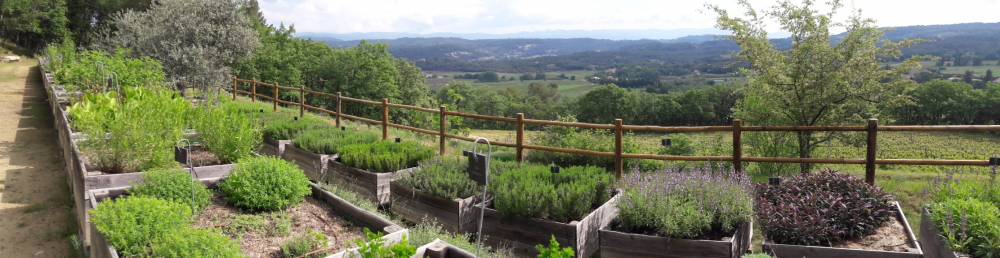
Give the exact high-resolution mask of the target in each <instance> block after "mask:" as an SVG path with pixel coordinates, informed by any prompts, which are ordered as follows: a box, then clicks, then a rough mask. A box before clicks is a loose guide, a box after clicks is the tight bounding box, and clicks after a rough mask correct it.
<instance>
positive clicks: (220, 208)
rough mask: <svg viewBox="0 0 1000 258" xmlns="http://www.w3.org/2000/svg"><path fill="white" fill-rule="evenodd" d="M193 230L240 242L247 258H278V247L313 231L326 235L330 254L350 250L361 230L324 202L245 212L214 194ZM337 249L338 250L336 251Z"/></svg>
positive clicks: (279, 251) (304, 202)
mask: <svg viewBox="0 0 1000 258" xmlns="http://www.w3.org/2000/svg"><path fill="white" fill-rule="evenodd" d="M195 227H198V228H212V229H215V230H219V231H221V232H223V233H224V234H226V235H227V236H229V237H232V238H233V239H236V240H237V241H238V242H239V243H240V249H241V250H242V251H243V253H244V254H245V255H247V256H249V257H282V256H281V245H282V244H284V243H285V242H286V241H287V240H289V239H292V238H294V237H296V236H299V235H302V234H305V233H307V232H309V231H314V232H318V233H321V234H323V235H326V237H327V242H328V245H327V246H328V247H332V248H333V249H331V252H329V253H333V252H337V251H338V250H343V249H347V248H348V247H352V246H353V244H354V242H355V240H357V239H361V238H362V237H363V236H362V233H361V232H362V228H361V227H358V226H355V225H352V224H351V223H350V222H348V221H346V220H344V219H342V218H340V217H339V216H337V214H336V213H335V212H334V211H332V210H331V209H330V208H329V206H328V205H326V204H325V203H323V202H321V201H319V200H316V199H313V198H306V200H305V201H303V202H302V203H300V204H299V205H296V206H294V207H291V208H288V209H286V210H284V211H280V212H257V213H253V212H247V211H243V210H240V209H237V208H235V207H233V206H230V205H228V204H226V202H225V200H224V199H223V198H222V197H221V196H220V195H218V194H217V195H216V196H215V197H213V199H212V204H211V205H209V206H208V208H206V209H205V211H204V212H202V213H201V214H199V215H198V216H197V218H196V219H195ZM336 247H339V248H336Z"/></svg>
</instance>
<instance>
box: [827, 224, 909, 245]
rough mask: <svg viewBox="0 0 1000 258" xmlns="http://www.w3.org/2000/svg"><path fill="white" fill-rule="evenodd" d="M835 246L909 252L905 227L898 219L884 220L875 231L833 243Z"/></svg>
mask: <svg viewBox="0 0 1000 258" xmlns="http://www.w3.org/2000/svg"><path fill="white" fill-rule="evenodd" d="M833 247H836V248H850V249H862V250H875V251H892V252H909V251H910V250H912V249H914V247H912V246H910V244H909V238H908V237H907V234H906V229H905V228H903V224H902V223H900V222H899V220H898V219H892V220H889V221H888V222H886V223H885V224H884V225H882V227H880V228H878V229H876V230H875V233H872V234H871V235H868V236H865V237H863V238H861V239H857V240H850V241H844V242H841V243H838V244H836V245H834V246H833Z"/></svg>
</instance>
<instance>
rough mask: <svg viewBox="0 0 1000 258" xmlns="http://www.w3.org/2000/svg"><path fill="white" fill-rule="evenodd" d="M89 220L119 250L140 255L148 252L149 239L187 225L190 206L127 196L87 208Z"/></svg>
mask: <svg viewBox="0 0 1000 258" xmlns="http://www.w3.org/2000/svg"><path fill="white" fill-rule="evenodd" d="M90 221H91V222H93V223H94V226H95V227H96V229H97V231H98V232H101V234H103V235H104V238H105V239H107V241H108V243H110V244H111V246H114V247H115V248H116V249H117V250H118V252H119V253H120V254H122V255H123V256H125V257H133V256H135V257H141V256H144V255H146V254H148V252H149V245H150V243H152V242H154V241H156V240H158V239H159V238H160V237H162V236H163V235H164V234H166V233H168V232H170V231H172V230H175V229H178V228H183V227H187V226H189V225H190V223H191V208H189V207H188V206H187V205H184V204H183V203H178V202H172V201H166V200H161V199H156V198H150V197H126V198H122V199H117V200H111V201H105V202H101V203H99V204H98V205H97V208H96V209H94V210H93V211H91V212H90Z"/></svg>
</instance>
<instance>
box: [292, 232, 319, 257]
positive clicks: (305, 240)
mask: <svg viewBox="0 0 1000 258" xmlns="http://www.w3.org/2000/svg"><path fill="white" fill-rule="evenodd" d="M326 246H327V240H326V235H323V234H321V233H319V232H316V231H312V230H309V231H306V232H305V233H304V234H301V235H298V236H295V237H292V238H291V239H288V240H286V241H285V243H283V244H281V255H282V256H283V257H286V258H295V257H310V258H318V257H323V254H313V255H309V256H303V255H305V254H307V253H309V252H312V251H315V250H319V249H321V248H325V247H326Z"/></svg>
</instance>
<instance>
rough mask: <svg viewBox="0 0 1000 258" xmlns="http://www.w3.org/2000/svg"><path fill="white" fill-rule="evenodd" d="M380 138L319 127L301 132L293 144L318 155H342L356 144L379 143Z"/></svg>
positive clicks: (366, 133) (371, 134)
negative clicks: (343, 149) (346, 148)
mask: <svg viewBox="0 0 1000 258" xmlns="http://www.w3.org/2000/svg"><path fill="white" fill-rule="evenodd" d="M378 139H379V136H378V135H376V134H374V133H371V132H364V131H342V130H339V129H332V128H328V127H319V128H312V129H306V130H304V131H301V132H300V133H299V134H298V135H296V136H295V138H292V143H294V144H295V147H298V148H300V149H303V150H307V151H310V152H312V153H317V154H340V153H341V152H342V150H341V149H342V148H344V147H347V146H349V145H354V144H368V143H373V142H377V141H378Z"/></svg>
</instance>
